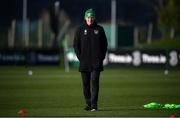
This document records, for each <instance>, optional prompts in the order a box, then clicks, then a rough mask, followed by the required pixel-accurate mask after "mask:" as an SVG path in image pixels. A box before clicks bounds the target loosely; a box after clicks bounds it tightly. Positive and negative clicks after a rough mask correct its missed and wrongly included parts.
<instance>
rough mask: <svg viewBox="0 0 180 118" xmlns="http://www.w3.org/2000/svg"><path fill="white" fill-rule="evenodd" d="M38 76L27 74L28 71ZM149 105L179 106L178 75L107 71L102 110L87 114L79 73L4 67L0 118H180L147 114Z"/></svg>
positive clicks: (164, 113)
mask: <svg viewBox="0 0 180 118" xmlns="http://www.w3.org/2000/svg"><path fill="white" fill-rule="evenodd" d="M30 69H31V70H32V71H33V72H34V73H33V75H32V76H29V75H28V74H27V72H28V70H30ZM149 102H158V103H162V104H163V103H176V104H180V70H178V69H176V70H172V71H170V72H169V74H168V75H164V70H163V69H133V68H131V69H128V68H124V69H123V68H106V69H105V71H104V72H102V75H101V80H100V94H99V111H97V112H86V111H83V110H82V109H83V107H84V99H83V95H82V83H81V79H80V73H79V72H78V71H77V70H76V69H71V71H70V72H69V73H65V72H64V70H63V69H61V68H58V67H45V66H43V67H28V68H27V67H26V68H25V67H15V66H13V67H10V66H9V67H0V116H18V113H17V112H18V110H19V109H20V108H22V107H23V108H25V109H26V114H25V116H90V117H91V116H98V117H103V116H109V117H110V116H114V117H119V116H120V117H125V116H131V117H157V116H160V117H169V116H170V115H171V114H175V115H176V116H180V110H179V109H175V110H169V109H168V110H167V109H145V108H143V105H144V104H147V103H149Z"/></svg>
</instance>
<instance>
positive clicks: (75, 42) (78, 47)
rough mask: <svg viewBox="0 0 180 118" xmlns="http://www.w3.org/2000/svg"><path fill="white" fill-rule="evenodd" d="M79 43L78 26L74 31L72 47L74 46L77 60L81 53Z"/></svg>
mask: <svg viewBox="0 0 180 118" xmlns="http://www.w3.org/2000/svg"><path fill="white" fill-rule="evenodd" d="M80 43H81V42H80V35H79V28H78V29H77V31H76V33H75V36H74V42H73V47H74V51H75V53H76V56H77V58H78V59H79V60H80V54H81V44H80Z"/></svg>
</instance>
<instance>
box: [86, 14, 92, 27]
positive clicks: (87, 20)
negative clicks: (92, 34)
mask: <svg viewBox="0 0 180 118" xmlns="http://www.w3.org/2000/svg"><path fill="white" fill-rule="evenodd" d="M85 20H86V23H87V24H88V25H89V26H90V25H92V24H93V22H94V18H93V17H92V16H88V17H86V18H85Z"/></svg>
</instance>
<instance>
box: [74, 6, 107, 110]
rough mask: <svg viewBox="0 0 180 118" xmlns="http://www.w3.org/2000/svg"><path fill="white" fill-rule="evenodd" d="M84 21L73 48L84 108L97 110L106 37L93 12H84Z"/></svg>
mask: <svg viewBox="0 0 180 118" xmlns="http://www.w3.org/2000/svg"><path fill="white" fill-rule="evenodd" d="M84 19H85V21H84V23H83V24H82V25H81V26H80V27H79V28H78V29H77V31H76V34H75V38H74V49H75V53H76V55H77V58H78V59H79V61H80V67H79V71H80V72H81V77H82V83H83V93H84V97H85V101H86V107H85V108H84V110H87V111H97V110H98V93H99V77H100V72H101V71H103V60H104V58H105V55H106V51H107V39H106V35H105V32H104V29H103V28H102V27H101V26H99V25H97V23H96V21H95V12H94V10H93V9H88V10H87V11H86V12H85V16H84Z"/></svg>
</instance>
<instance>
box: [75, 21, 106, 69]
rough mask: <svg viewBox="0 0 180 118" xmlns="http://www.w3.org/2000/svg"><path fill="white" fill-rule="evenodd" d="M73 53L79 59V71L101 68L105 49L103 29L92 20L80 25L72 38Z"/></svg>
mask: <svg viewBox="0 0 180 118" xmlns="http://www.w3.org/2000/svg"><path fill="white" fill-rule="evenodd" d="M74 49H75V53H76V55H77V57H78V59H79V61H80V67H79V71H81V72H82V71H87V72H91V71H92V70H99V71H102V70H103V60H104V58H105V55H106V51H107V39H106V35H105V32H104V29H103V28H102V27H101V26H99V25H97V24H96V22H94V23H93V24H92V25H91V26H88V25H87V24H86V23H85V22H84V24H83V25H82V26H80V27H79V28H78V29H77V31H76V34H75V38H74Z"/></svg>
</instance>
